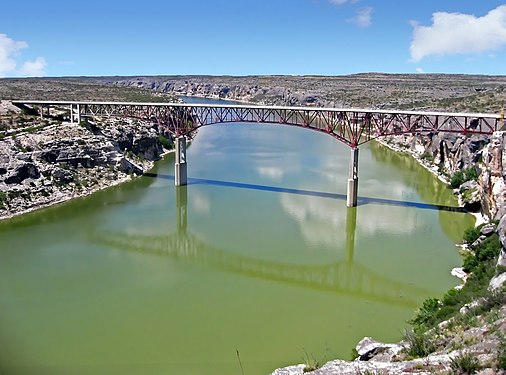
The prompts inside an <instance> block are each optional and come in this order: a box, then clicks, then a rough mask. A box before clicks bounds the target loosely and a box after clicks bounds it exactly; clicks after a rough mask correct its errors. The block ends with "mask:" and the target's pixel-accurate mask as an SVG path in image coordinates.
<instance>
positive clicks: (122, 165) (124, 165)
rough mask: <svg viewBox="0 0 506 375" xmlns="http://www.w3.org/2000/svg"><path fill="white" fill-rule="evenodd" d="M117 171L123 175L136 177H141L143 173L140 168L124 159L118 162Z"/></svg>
mask: <svg viewBox="0 0 506 375" xmlns="http://www.w3.org/2000/svg"><path fill="white" fill-rule="evenodd" d="M118 167H119V170H120V171H122V172H124V173H128V174H130V173H135V174H137V175H141V174H143V173H144V171H143V170H142V168H140V167H138V166H137V165H135V164H134V163H132V162H131V161H130V160H128V159H126V158H121V160H120V162H119V166H118Z"/></svg>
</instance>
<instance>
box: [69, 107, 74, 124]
mask: <svg viewBox="0 0 506 375" xmlns="http://www.w3.org/2000/svg"><path fill="white" fill-rule="evenodd" d="M70 123H71V124H73V123H74V105H73V104H71V105H70Z"/></svg>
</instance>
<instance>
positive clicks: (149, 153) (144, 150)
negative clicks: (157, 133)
mask: <svg viewBox="0 0 506 375" xmlns="http://www.w3.org/2000/svg"><path fill="white" fill-rule="evenodd" d="M132 151H133V152H134V153H135V154H136V155H140V156H142V157H143V158H144V159H146V160H158V159H160V155H161V154H162V153H163V147H162V145H161V144H160V142H158V139H157V138H154V137H149V136H146V137H141V138H137V139H134V142H133V145H132Z"/></svg>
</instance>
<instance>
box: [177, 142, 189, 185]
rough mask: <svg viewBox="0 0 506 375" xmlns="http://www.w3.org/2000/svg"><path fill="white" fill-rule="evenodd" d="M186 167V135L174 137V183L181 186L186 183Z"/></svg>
mask: <svg viewBox="0 0 506 375" xmlns="http://www.w3.org/2000/svg"><path fill="white" fill-rule="evenodd" d="M187 180H188V179H187V168H186V137H185V136H179V137H177V138H176V160H175V163H174V184H175V185H176V186H183V185H186V184H187Z"/></svg>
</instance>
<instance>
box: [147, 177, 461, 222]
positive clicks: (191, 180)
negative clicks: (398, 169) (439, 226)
mask: <svg viewBox="0 0 506 375" xmlns="http://www.w3.org/2000/svg"><path fill="white" fill-rule="evenodd" d="M144 176H146V177H152V178H162V179H166V180H172V181H173V180H174V175H167V174H161V173H149V172H148V173H145V174H144ZM188 185H209V186H223V187H231V188H238V189H249V190H259V191H270V192H276V193H287V194H296V195H305V196H312V197H320V198H330V199H338V200H343V201H345V200H346V194H338V193H329V192H322V191H314V190H304V189H293V188H284V187H279V186H270V185H258V184H248V183H243V182H234V181H221V180H212V179H206V178H195V177H188ZM367 204H380V205H388V206H400V207H414V208H420V209H425V210H436V211H450V212H462V213H467V212H468V211H467V210H466V209H465V208H464V207H454V206H444V205H438V204H430V203H422V202H410V201H401V200H395V199H386V198H373V197H359V198H358V206H365V205H367Z"/></svg>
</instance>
